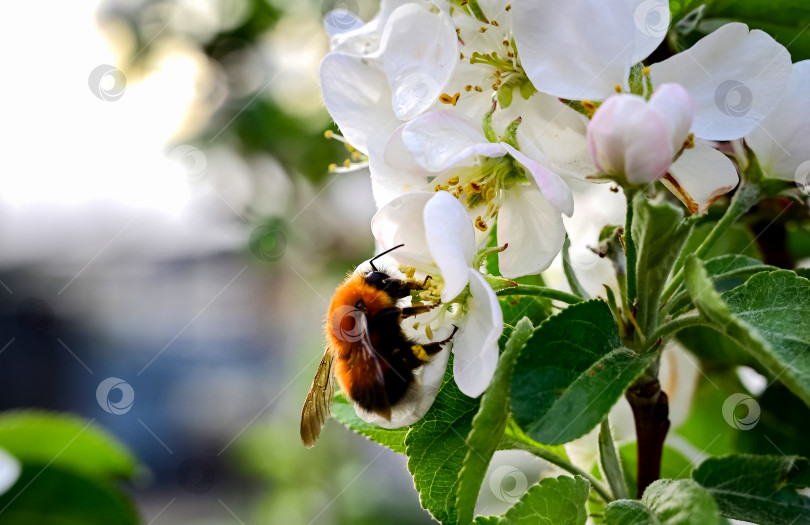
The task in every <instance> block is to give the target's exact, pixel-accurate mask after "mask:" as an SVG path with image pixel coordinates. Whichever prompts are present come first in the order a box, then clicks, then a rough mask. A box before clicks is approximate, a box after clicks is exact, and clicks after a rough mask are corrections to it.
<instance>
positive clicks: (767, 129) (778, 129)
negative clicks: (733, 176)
mask: <svg viewBox="0 0 810 525" xmlns="http://www.w3.org/2000/svg"><path fill="white" fill-rule="evenodd" d="M808 86H810V60H802V61H801V62H796V63H795V64H793V72H792V74H791V75H790V82H789V83H788V88H787V91H786V92H785V95H784V96H783V97H782V101H781V102H780V103H779V106H777V108H776V110H774V112H773V113H771V114H770V115H768V117H767V118H766V119H765V120H763V121H762V122H761V123H760V125H759V126H758V127H757V128H756V129H755V130H754V131H753V132H752V133H751V135H749V136H748V137H747V138H746V142H747V143H748V145H749V146H750V147H751V149H752V150H754V153H756V154H757V160H758V161H759V165H760V166H761V167H762V169H763V170H764V171H765V173H766V174H767V175H768V176H771V177H775V178H778V179H783V180H796V182H799V183H801V184H802V185H804V186H806V185H807V183H808V181H807V180H806V176H807V173H806V170H799V167H800V166H802V164H804V163H806V162H808V161H810V93H808Z"/></svg>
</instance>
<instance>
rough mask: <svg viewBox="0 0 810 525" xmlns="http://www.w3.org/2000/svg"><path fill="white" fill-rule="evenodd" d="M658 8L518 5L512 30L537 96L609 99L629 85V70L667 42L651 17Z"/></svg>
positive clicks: (630, 0)
mask: <svg viewBox="0 0 810 525" xmlns="http://www.w3.org/2000/svg"><path fill="white" fill-rule="evenodd" d="M659 3H660V2H659V1H656V0H653V1H650V0H643V1H640V0H622V1H617V2H610V3H608V2H604V1H601V0H580V1H571V2H549V1H541V0H537V1H521V2H515V3H514V5H513V6H512V31H513V33H514V36H515V43H516V44H517V48H518V55H519V56H520V60H521V63H522V64H523V68H524V69H525V71H526V74H527V75H528V77H529V78H530V79H531V81H532V83H533V84H534V86H535V87H536V88H537V89H538V90H539V91H542V92H544V93H548V94H550V95H554V96H555V97H562V98H567V99H574V100H582V99H595V100H602V99H605V98H607V97H608V96H609V95H610V94H612V93H615V91H614V87H615V86H616V85H617V84H619V85H622V86H624V85H625V84H626V83H627V77H628V75H629V72H630V66H632V65H633V63H634V62H637V61H638V60H639V57H642V58H643V56H646V54H648V53H649V52H651V51H652V50H653V49H655V48H656V47H657V45H658V43H660V42H661V41H662V40H663V38H664V35H665V34H666V30H665V29H664V31H660V30H659V29H658V23H657V22H655V21H654V20H655V13H651V12H649V11H650V10H658V11H660V9H659V7H658V4H659ZM637 12H638V16H639V20H640V21H641V23H640V24H638V25H637V23H636V16H637ZM651 20H652V21H653V22H652V25H650V21H651ZM666 23H667V24H668V20H667V21H666Z"/></svg>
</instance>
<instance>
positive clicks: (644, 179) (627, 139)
mask: <svg viewBox="0 0 810 525" xmlns="http://www.w3.org/2000/svg"><path fill="white" fill-rule="evenodd" d="M692 115H693V108H692V100H691V99H690V98H689V94H688V93H687V92H686V90H685V89H683V88H682V87H681V86H679V85H678V84H664V85H662V86H660V87H659V88H658V89H657V90H655V92H654V93H653V94H652V96H651V97H650V100H649V102H648V101H646V100H644V97H641V96H638V95H632V94H621V95H614V96H612V97H610V98H608V99H607V100H606V101H605V103H604V104H602V106H601V107H600V108H599V110H598V111H597V112H596V113H595V114H594V116H593V119H591V122H590V124H588V145H589V147H590V149H591V154H592V155H593V159H594V162H595V163H596V166H597V167H598V168H599V170H600V171H601V172H602V173H605V174H608V175H612V176H615V177H618V178H620V179H621V180H625V179H626V181H627V182H629V183H630V184H631V185H638V184H647V183H650V182H654V181H656V180H658V179H660V178H661V177H663V176H664V175H665V174H666V172H667V170H668V169H669V166H670V164H672V160H673V158H674V157H675V155H677V154H678V153H679V152H680V151H681V150H682V149H683V147H684V141H686V139H687V136H688V135H689V127H690V126H691V125H692Z"/></svg>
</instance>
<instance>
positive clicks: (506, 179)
mask: <svg viewBox="0 0 810 525" xmlns="http://www.w3.org/2000/svg"><path fill="white" fill-rule="evenodd" d="M441 179H442V180H439V179H434V181H433V182H434V183H435V186H434V187H433V189H434V190H435V191H448V192H450V193H451V194H453V196H454V197H456V198H457V199H458V200H459V201H461V203H462V204H464V206H465V207H467V209H469V210H470V211H474V210H477V211H480V210H482V209H483V210H484V211H483V212H481V213H480V215H478V217H476V219H475V227H476V228H478V229H479V230H481V231H486V230H487V228H488V226H487V222H488V221H490V220H492V219H494V218H495V216H496V215H497V213H498V210H499V209H500V208H501V205H502V204H503V200H504V197H505V195H506V192H507V191H508V190H509V189H510V188H511V187H512V186H514V185H515V184H518V183H521V182H526V181H527V179H526V176H525V174H524V172H523V168H522V167H521V166H519V165H518V164H517V163H516V162H515V161H514V159H512V157H511V156H509V155H505V156H503V157H479V161H478V165H476V166H468V167H464V168H459V169H458V170H456V171H455V172H452V174H451V175H449V176H444V177H441Z"/></svg>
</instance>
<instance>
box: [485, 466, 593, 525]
mask: <svg viewBox="0 0 810 525" xmlns="http://www.w3.org/2000/svg"><path fill="white" fill-rule="evenodd" d="M589 489H590V484H589V483H588V481H587V480H586V479H585V478H583V477H581V476H575V477H573V478H572V477H570V476H560V477H559V478H545V479H543V480H541V481H540V483H538V484H537V485H534V486H533V487H532V488H530V489H529V490H528V491H526V494H524V495H523V497H521V498H520V500H519V501H518V502H517V503H515V505H514V506H513V507H512V508H511V509H509V511H508V512H507V513H506V514H505V515H504V516H501V517H487V518H478V519H476V520H475V522H474V523H475V524H476V525H535V524H539V525H584V523H585V521H586V520H587V519H588V513H587V511H586V509H585V502H586V501H587V500H588V491H589Z"/></svg>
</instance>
